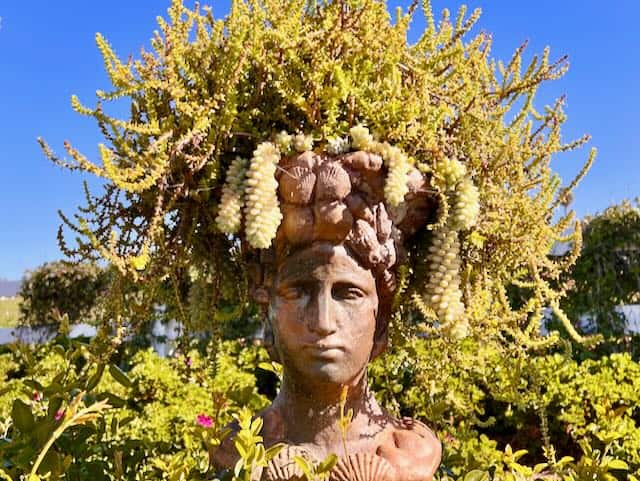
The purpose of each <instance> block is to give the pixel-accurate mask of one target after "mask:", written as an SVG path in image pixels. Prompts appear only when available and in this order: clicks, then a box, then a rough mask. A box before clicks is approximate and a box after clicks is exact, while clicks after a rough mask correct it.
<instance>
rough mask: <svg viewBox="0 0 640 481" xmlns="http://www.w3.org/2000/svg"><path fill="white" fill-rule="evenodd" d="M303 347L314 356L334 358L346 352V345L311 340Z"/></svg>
mask: <svg viewBox="0 0 640 481" xmlns="http://www.w3.org/2000/svg"><path fill="white" fill-rule="evenodd" d="M303 349H304V350H305V351H306V352H308V353H309V354H310V355H311V356H313V357H326V358H332V357H335V356H338V355H340V354H341V353H342V352H344V350H345V347H344V346H342V345H341V344H329V343H324V342H309V343H305V344H304V345H303Z"/></svg>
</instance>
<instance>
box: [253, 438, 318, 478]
mask: <svg viewBox="0 0 640 481" xmlns="http://www.w3.org/2000/svg"><path fill="white" fill-rule="evenodd" d="M296 456H300V457H302V458H304V459H311V458H310V456H309V454H308V453H307V452H306V451H305V450H304V449H301V448H299V447H296V446H285V447H284V448H282V449H281V450H280V452H279V453H278V454H276V455H275V457H274V458H273V459H272V460H271V461H269V464H268V465H267V467H266V468H265V470H264V472H263V474H262V480H263V481H304V480H306V478H305V476H304V473H303V472H302V469H300V466H298V464H297V463H296V462H295V460H294V457H296Z"/></svg>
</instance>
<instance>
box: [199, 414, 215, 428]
mask: <svg viewBox="0 0 640 481" xmlns="http://www.w3.org/2000/svg"><path fill="white" fill-rule="evenodd" d="M196 422H197V423H198V424H199V425H200V426H202V427H203V428H210V427H212V426H213V419H212V418H211V417H210V416H207V415H206V414H204V413H200V414H198V416H197V417H196Z"/></svg>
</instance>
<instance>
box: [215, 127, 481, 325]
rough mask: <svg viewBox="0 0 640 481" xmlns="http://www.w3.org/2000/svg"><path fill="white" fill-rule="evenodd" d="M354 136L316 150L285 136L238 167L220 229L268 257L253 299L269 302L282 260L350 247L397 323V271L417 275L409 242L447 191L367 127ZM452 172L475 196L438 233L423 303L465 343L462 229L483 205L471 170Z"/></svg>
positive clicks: (463, 198)
mask: <svg viewBox="0 0 640 481" xmlns="http://www.w3.org/2000/svg"><path fill="white" fill-rule="evenodd" d="M349 134H350V135H349V137H344V138H342V137H340V138H332V139H330V140H328V141H325V142H324V145H322V144H320V145H319V146H317V147H316V149H315V150H314V149H313V140H312V138H311V137H310V136H305V135H304V134H298V135H296V136H292V135H289V134H287V133H286V132H281V133H279V134H277V135H276V136H275V138H274V139H273V142H270V141H267V142H263V143H261V144H259V145H258V146H257V148H256V149H255V151H254V152H253V157H252V158H251V159H250V161H248V160H243V159H242V158H236V159H235V160H234V161H233V162H232V164H231V166H230V168H229V171H228V174H227V180H226V184H225V187H224V189H223V197H222V208H221V210H220V211H219V213H218V216H217V218H216V222H217V225H218V227H219V228H220V229H221V230H222V231H223V232H225V233H227V234H238V233H240V234H241V236H242V238H243V239H244V241H245V242H246V243H247V248H246V250H247V251H250V250H251V249H256V250H259V251H260V254H259V256H257V257H254V263H253V265H252V269H251V271H252V279H251V280H252V285H253V294H254V297H255V298H256V299H258V300H259V301H260V300H261V301H263V302H266V299H267V292H266V290H267V289H268V288H269V287H270V283H271V279H270V277H271V276H272V270H273V264H275V263H277V262H278V259H282V258H283V257H285V256H287V255H288V254H289V253H290V252H291V251H293V250H295V249H297V248H299V247H301V246H305V245H309V244H311V243H312V242H315V241H325V242H331V243H335V244H344V245H345V246H346V247H347V248H348V249H349V251H350V252H351V253H352V255H354V256H355V257H356V259H358V261H359V262H360V264H361V265H362V266H364V267H365V268H367V269H370V270H371V271H372V273H373V274H374V276H375V279H376V286H377V291H378V296H379V298H380V301H381V303H380V305H381V313H380V314H381V316H382V317H383V318H386V321H388V317H389V315H390V311H391V308H392V305H391V304H392V298H393V294H394V293H395V291H396V289H397V287H398V279H397V277H398V268H399V266H401V265H405V267H406V268H407V269H408V268H409V267H408V261H409V259H408V257H409V256H408V255H407V251H406V248H405V246H406V243H407V242H408V241H409V240H410V239H411V238H412V237H413V236H414V235H415V234H416V233H417V232H418V231H419V230H421V229H426V226H427V224H428V223H431V224H433V223H434V222H435V220H436V219H437V210H438V196H437V195H436V194H437V192H438V191H437V190H435V189H434V188H433V187H431V185H430V181H429V179H430V178H431V177H432V176H431V175H429V174H426V173H423V172H421V171H420V170H419V169H418V167H417V165H416V162H415V160H414V159H410V158H409V157H408V156H407V155H406V154H405V153H404V152H402V150H401V149H399V148H397V147H394V146H392V145H390V144H389V143H387V142H379V141H376V140H374V138H373V137H372V135H371V134H370V133H369V131H368V129H367V128H365V127H363V126H356V127H353V128H352V129H351V130H350V132H349ZM449 169H451V170H453V169H457V172H452V173H448V174H449V175H450V176H452V177H454V182H455V184H456V185H457V184H460V185H466V186H467V188H466V190H463V189H462V190H461V193H460V195H459V196H457V197H452V198H453V201H454V204H453V207H452V212H451V213H450V214H449V215H450V218H449V219H448V220H446V221H445V220H442V219H441V225H440V226H439V228H438V229H436V230H435V231H434V235H433V249H431V252H430V255H429V259H428V261H429V262H430V265H429V266H428V269H427V270H428V272H427V274H426V276H427V278H428V279H429V281H428V285H427V294H426V296H425V297H424V298H422V299H420V300H418V303H419V304H421V305H422V306H430V308H431V310H432V311H433V312H434V313H435V315H436V316H438V318H439V320H440V323H441V324H442V325H443V326H444V327H445V328H446V329H447V330H448V331H449V332H451V333H453V334H455V335H457V336H460V335H464V333H465V329H466V321H465V319H464V306H463V304H462V299H461V292H460V276H459V269H460V260H459V258H458V250H459V243H458V238H457V230H460V229H468V228H469V227H471V226H472V225H473V224H474V223H475V221H476V218H477V214H478V208H479V206H478V193H477V190H476V189H475V187H474V186H473V184H472V183H471V182H470V181H469V179H467V178H465V176H464V174H465V171H464V167H463V166H462V164H460V163H455V164H452V165H451V166H449ZM465 182H466V184H465ZM461 183H462V184H461ZM405 275H407V273H406V272H405ZM404 282H405V283H406V279H405V280H404ZM426 309H428V308H425V310H426ZM385 324H386V322H385Z"/></svg>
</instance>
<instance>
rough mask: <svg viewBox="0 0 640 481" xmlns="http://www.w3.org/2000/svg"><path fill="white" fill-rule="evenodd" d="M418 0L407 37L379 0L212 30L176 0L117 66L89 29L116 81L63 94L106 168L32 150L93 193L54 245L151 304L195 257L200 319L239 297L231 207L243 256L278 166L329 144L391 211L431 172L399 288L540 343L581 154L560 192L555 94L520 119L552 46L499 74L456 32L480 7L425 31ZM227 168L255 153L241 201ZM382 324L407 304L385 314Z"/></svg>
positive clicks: (545, 74)
mask: <svg viewBox="0 0 640 481" xmlns="http://www.w3.org/2000/svg"><path fill="white" fill-rule="evenodd" d="M422 7H423V8H422V13H423V14H424V16H425V19H426V25H427V27H426V29H425V31H424V32H423V33H422V35H421V37H420V38H419V39H418V40H417V42H415V43H413V44H409V43H408V42H407V30H408V26H409V23H410V21H411V18H412V16H413V15H415V14H416V12H414V11H413V10H411V11H410V12H408V13H402V12H401V11H399V12H398V14H397V16H396V18H395V19H392V18H391V16H390V15H389V13H388V10H387V5H386V4H385V3H384V2H382V1H380V0H349V1H346V0H336V1H331V2H319V3H313V2H312V3H309V2H308V1H307V0H265V1H263V2H255V1H253V0H235V1H234V2H233V3H232V6H231V9H230V12H229V14H228V16H227V17H226V18H224V19H215V18H214V16H213V14H212V13H211V11H210V10H207V9H206V8H202V9H200V8H199V7H196V8H195V9H189V8H186V7H185V6H184V5H183V4H182V2H181V1H180V0H174V1H173V2H172V4H171V7H170V8H169V14H168V20H165V19H162V18H160V19H159V29H158V31H157V32H155V34H154V37H153V38H152V41H151V45H152V51H146V50H145V51H143V52H142V53H141V55H140V57H139V59H129V60H126V61H122V60H120V59H119V57H118V56H117V55H116V54H115V52H114V51H113V49H112V48H111V47H110V46H109V44H108V43H107V42H106V40H105V39H104V38H103V37H102V36H100V35H98V36H97V38H96V40H97V43H98V47H99V49H100V52H101V53H102V56H103V58H104V63H105V68H106V71H107V74H108V76H109V78H110V80H111V84H112V86H111V87H110V89H109V90H100V91H98V92H97V96H98V103H97V106H96V107H95V108H89V107H85V106H84V105H82V104H81V103H80V101H79V100H78V99H77V98H75V97H74V98H73V99H72V107H73V108H74V109H75V110H76V111H77V112H79V113H80V114H82V115H86V116H89V117H92V118H93V119H94V120H95V121H96V122H97V124H98V126H99V128H100V130H101V131H102V132H103V134H104V136H105V141H104V144H103V145H101V147H100V153H101V160H100V161H99V162H92V161H91V160H89V159H88V158H87V157H85V156H84V155H83V154H82V153H80V152H79V151H78V150H76V149H75V148H74V147H73V146H72V145H71V144H70V143H68V142H66V143H65V149H66V151H67V153H68V156H69V157H70V160H64V159H61V158H59V157H57V156H56V155H55V154H54V152H53V151H52V150H51V149H50V148H49V147H48V145H47V144H45V143H44V141H41V144H42V146H43V149H44V151H45V153H46V155H47V156H48V157H49V158H51V159H52V160H53V161H55V162H56V163H58V164H60V165H63V166H65V167H68V168H71V169H80V170H83V171H86V172H90V173H92V174H95V175H97V176H100V177H102V178H103V179H104V181H105V182H104V190H103V191H102V192H101V193H99V194H97V195H92V194H89V193H88V192H87V198H86V205H85V206H83V207H82V208H81V209H80V212H79V213H78V214H77V215H76V218H75V219H70V218H68V217H66V216H63V219H64V222H65V225H66V229H71V230H73V231H75V233H76V234H77V239H78V243H77V245H74V246H72V245H68V244H67V243H66V242H65V239H66V237H67V236H65V235H64V234H65V232H64V231H63V230H61V232H60V236H59V238H60V242H61V247H62V248H63V250H64V251H65V252H66V253H67V254H68V255H70V256H74V257H81V258H92V259H95V258H104V257H106V258H107V259H108V260H109V261H110V262H112V263H113V264H114V265H116V266H117V267H118V268H119V270H120V271H121V272H122V273H123V274H124V275H126V276H129V277H131V278H132V279H137V280H139V281H145V282H142V283H140V285H141V286H142V287H141V293H140V302H139V304H140V305H142V304H145V303H146V304H147V305H153V302H154V300H155V299H154V297H153V296H155V295H156V294H157V292H158V289H157V286H158V285H159V284H166V283H170V284H172V285H173V286H174V288H171V289H164V291H166V292H171V293H173V295H175V297H176V299H178V300H180V301H182V302H187V300H188V298H189V296H188V288H183V287H184V286H185V285H188V282H187V281H184V279H186V278H187V277H188V276H187V273H188V270H189V267H190V266H192V265H197V266H200V267H199V268H201V269H202V270H203V271H206V272H207V275H203V276H200V277H199V278H198V279H204V280H203V281H202V282H205V280H206V282H207V283H208V284H207V286H206V287H207V289H208V292H210V293H212V294H211V296H208V298H210V299H211V301H210V303H208V304H207V305H206V306H203V307H202V309H203V310H204V311H206V312H211V313H212V316H213V314H214V313H216V312H218V311H220V310H224V309H228V307H229V306H230V305H236V306H238V305H240V306H244V305H247V299H246V298H245V297H244V296H245V294H246V292H247V289H246V285H247V275H246V269H245V266H244V264H243V254H244V253H243V252H242V250H241V249H239V248H238V245H239V242H238V241H239V236H241V235H245V234H244V233H241V225H242V224H241V222H243V221H242V220H241V217H242V215H240V214H243V215H244V223H245V224H244V225H245V231H246V238H247V239H248V240H249V242H250V243H251V245H253V246H254V247H264V246H266V245H268V244H269V242H270V240H271V238H272V237H273V235H274V234H275V229H277V226H278V223H279V222H280V212H279V209H278V206H277V199H276V197H275V194H274V193H275V188H276V183H275V180H274V173H275V171H276V164H277V161H278V158H279V157H280V156H281V155H285V154H289V153H290V152H291V151H292V150H295V151H298V152H300V151H307V150H311V149H313V148H314V139H319V140H318V142H322V144H317V145H316V146H315V147H316V148H321V149H324V150H325V151H327V152H335V153H338V152H345V151H347V150H366V151H369V152H377V153H379V155H381V156H382V157H383V158H384V162H385V165H386V168H387V172H388V176H387V179H386V185H385V196H386V200H387V202H388V203H389V204H391V205H396V206H397V207H398V208H399V209H401V208H402V201H403V197H404V193H405V192H406V190H405V189H406V177H407V172H408V169H409V167H410V166H415V167H417V168H418V169H419V170H420V171H422V172H423V173H425V175H426V176H428V177H429V178H431V187H432V188H433V191H434V194H437V195H439V196H440V200H441V202H440V207H439V212H438V222H437V224H436V225H434V226H432V228H431V230H430V231H428V232H424V233H421V234H419V242H416V244H415V246H414V248H413V250H412V251H411V252H410V253H409V259H408V265H407V266H406V268H404V270H403V272H405V273H407V276H406V279H405V282H403V286H406V292H405V294H406V295H407V296H410V297H411V298H413V299H417V300H418V301H420V302H421V303H422V304H423V307H425V306H424V304H428V305H427V306H426V307H430V308H431V312H434V313H435V316H434V317H437V318H438V319H437V320H439V321H440V323H444V324H446V323H447V320H448V319H451V318H453V317H456V316H458V317H460V313H461V312H462V307H461V306H462V305H464V306H465V307H466V309H465V314H464V324H465V326H467V328H468V331H469V333H470V334H472V335H478V336H481V337H482V338H487V337H490V336H496V337H497V338H504V337H505V333H506V334H507V337H508V338H511V339H518V342H519V343H521V344H522V345H527V346H533V345H536V344H535V343H536V342H537V341H536V336H537V334H536V330H535V329H532V328H531V326H532V323H534V322H537V321H536V319H538V320H539V317H538V314H539V312H540V311H541V309H542V308H544V307H545V306H548V305H557V304H558V301H559V300H560V299H561V298H562V297H563V295H564V287H562V286H561V285H559V284H558V282H557V279H558V278H559V276H560V275H561V274H562V273H563V272H565V271H566V270H567V269H568V268H569V267H570V266H571V264H572V263H573V262H574V261H575V258H576V256H577V252H578V249H579V245H580V242H579V236H580V229H574V230H573V233H571V234H569V235H568V238H567V231H568V229H570V227H572V225H574V224H575V222H574V219H573V213H571V212H569V213H567V214H566V215H563V216H554V213H555V211H556V208H557V207H558V205H560V204H561V203H562V201H563V199H565V198H566V196H567V195H568V193H569V192H570V191H571V190H572V189H573V187H575V185H576V184H577V182H578V181H579V180H580V178H582V176H583V175H584V174H585V173H586V170H587V169H588V167H589V165H590V163H591V162H592V160H593V158H594V155H595V153H592V155H591V156H590V157H589V159H588V161H587V163H586V165H585V168H584V169H583V170H582V171H581V172H579V173H578V175H577V176H576V178H575V179H574V180H573V181H571V182H568V183H565V184H564V185H563V184H562V182H561V180H560V179H559V178H558V177H557V176H556V175H555V174H554V173H553V171H552V169H551V167H550V163H551V160H552V159H553V158H555V156H556V154H558V153H561V152H564V151H567V150H571V149H574V148H576V147H579V146H581V145H582V144H584V143H585V142H586V141H587V140H588V137H586V136H585V137H584V138H581V139H578V140H577V141H575V142H571V143H568V144H564V143H562V141H561V127H562V124H563V122H564V121H565V115H564V113H563V110H562V104H563V99H560V100H558V101H557V102H556V103H555V104H553V105H551V106H548V107H546V108H545V109H544V110H543V111H538V110H536V108H535V107H534V99H535V95H536V91H537V89H538V88H539V86H540V85H541V84H543V83H545V82H547V81H550V80H555V79H557V78H559V77H561V76H562V75H563V74H564V72H565V71H566V69H567V62H566V59H565V58H561V59H560V60H558V61H556V62H552V61H550V60H549V51H548V49H547V50H545V51H544V52H543V53H542V54H541V55H540V56H535V57H533V59H532V60H531V61H530V62H529V63H528V64H527V65H523V51H524V46H523V47H521V48H519V49H517V50H516V52H515V54H514V55H513V57H512V58H511V59H510V61H509V62H507V63H502V62H499V61H495V60H493V59H492V58H490V54H489V53H490V49H491V37H490V36H489V35H487V34H486V33H484V32H479V33H477V34H471V33H470V32H471V30H472V28H473V26H474V25H475V23H476V21H477V20H478V18H479V15H480V11H479V10H476V11H474V12H473V13H472V14H471V15H469V16H467V13H466V9H465V8H461V10H460V12H459V13H458V15H457V18H451V16H450V14H449V12H448V11H446V10H445V11H443V13H442V16H441V18H440V19H439V21H436V19H435V18H434V15H433V13H432V11H431V7H430V4H429V2H428V1H425V2H423V5H422ZM115 100H118V101H119V102H127V103H128V104H129V107H130V115H129V117H128V118H127V119H125V120H123V119H119V118H116V117H113V116H111V115H109V114H108V109H107V107H108V104H109V103H110V102H112V101H115ZM363 125H366V126H367V127H368V128H365V127H363ZM283 130H284V131H285V132H286V131H288V132H296V134H287V133H284V134H281V135H278V134H277V133H278V132H281V131H283ZM302 133H304V134H302ZM373 133H375V135H374V134H373ZM347 136H348V137H349V138H347ZM267 139H272V140H273V143H262V142H264V141H265V140H267ZM237 157H240V158H245V159H251V160H250V165H249V166H248V167H247V169H248V170H247V173H246V176H245V180H244V182H245V189H244V199H243V197H242V189H240V184H241V182H242V181H241V179H242V178H243V175H242V171H243V170H244V169H243V168H240V161H236V160H234V159H236V158H237ZM243 201H244V203H245V206H244V208H243V209H242V210H241V209H240V205H242V202H243ZM479 206H480V207H481V208H480V209H479ZM239 229H240V230H239ZM557 239H563V240H568V241H569V242H570V244H571V245H572V246H573V247H574V249H573V251H572V252H571V253H570V254H568V255H566V256H564V257H562V258H560V259H556V258H553V257H550V256H549V253H550V250H551V247H552V246H553V244H554V242H556V240H557ZM231 251H232V252H233V255H229V252H231ZM458 263H459V264H458ZM198 282H200V281H198ZM514 290H517V291H518V296H517V297H518V302H514V296H513V292H514ZM164 291H163V292H164ZM145 296H146V297H145ZM438 296H439V297H438ZM121 304H122V305H127V303H121ZM184 311H185V312H186V311H187V310H184ZM424 311H425V312H426V311H428V309H427V310H424ZM397 315H398V317H400V318H403V319H411V318H412V316H413V312H412V309H410V308H409V307H408V305H407V303H399V307H398V312H397ZM213 317H215V316H213ZM432 320H436V319H432ZM433 325H434V326H436V325H437V324H435V323H434V324H433Z"/></svg>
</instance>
